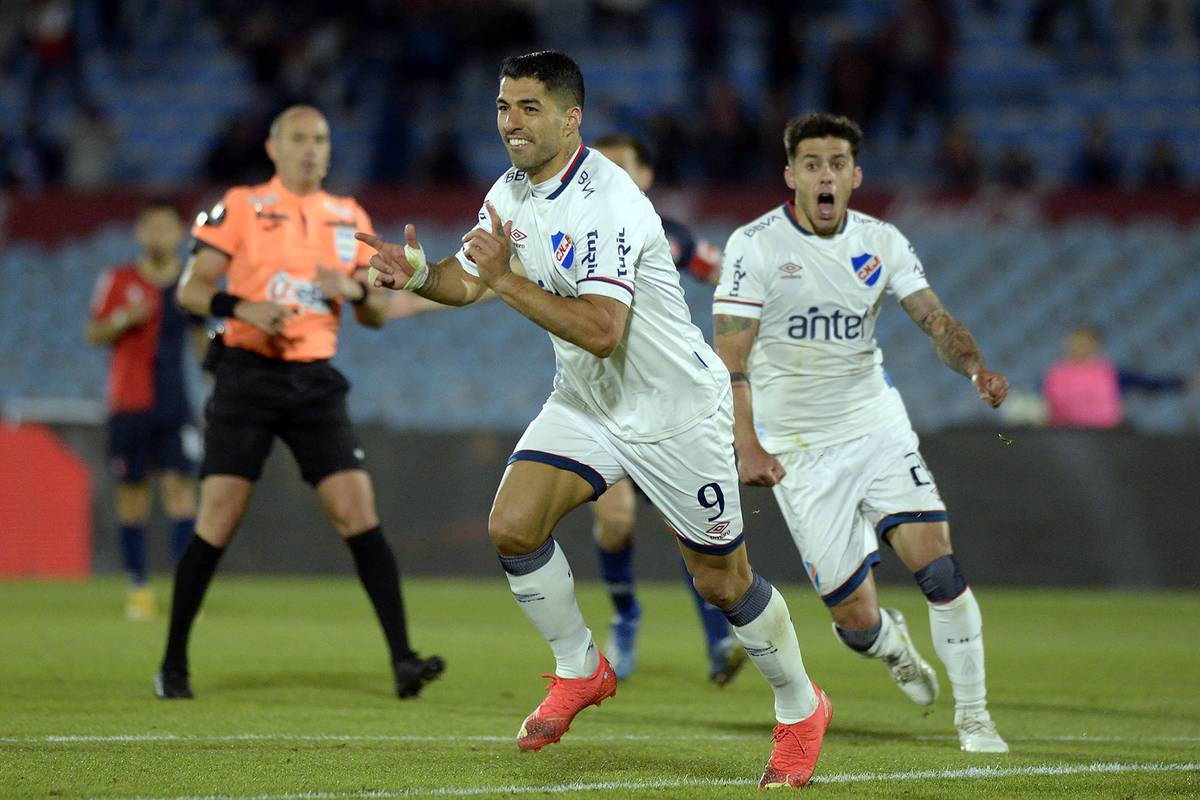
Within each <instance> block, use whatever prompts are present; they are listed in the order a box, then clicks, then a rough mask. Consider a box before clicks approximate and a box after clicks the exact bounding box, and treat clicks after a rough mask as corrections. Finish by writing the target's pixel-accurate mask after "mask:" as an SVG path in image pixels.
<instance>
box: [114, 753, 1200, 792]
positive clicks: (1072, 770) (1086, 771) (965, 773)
mask: <svg viewBox="0 0 1200 800" xmlns="http://www.w3.org/2000/svg"><path fill="white" fill-rule="evenodd" d="M1161 772H1200V762H1188V763H1178V764H1176V763H1161V762H1151V763H1145V764H1122V763H1103V762H1095V763H1092V764H1043V765H1037V766H1029V767H966V768H964V769H945V770H938V769H928V770H911V771H907V772H844V773H834V774H831V775H819V774H818V775H817V776H815V777H814V778H813V779H812V783H813V784H821V783H873V782H879V781H916V780H975V779H982V778H1017V777H1036V776H1043V775H1097V774H1114V773H1161ZM755 783H756V781H754V780H752V779H749V778H715V779H714V778H669V779H662V780H646V781H598V782H594V783H584V782H583V781H576V782H572V783H552V784H547V785H542V786H517V785H510V786H463V787H449V786H443V787H431V788H428V789H398V790H396V791H387V790H378V791H370V792H292V793H288V794H259V795H183V796H171V797H162V798H148V797H137V798H127V799H126V800H373V799H375V798H402V797H474V796H478V795H487V794H503V795H514V794H566V793H568V792H595V791H613V790H621V791H642V790H647V789H675V788H684V787H716V786H753V785H754V784H755Z"/></svg>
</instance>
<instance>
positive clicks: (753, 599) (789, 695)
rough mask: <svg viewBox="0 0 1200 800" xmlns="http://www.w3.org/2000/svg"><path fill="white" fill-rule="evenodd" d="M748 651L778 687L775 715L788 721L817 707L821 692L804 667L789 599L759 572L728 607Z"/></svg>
mask: <svg viewBox="0 0 1200 800" xmlns="http://www.w3.org/2000/svg"><path fill="white" fill-rule="evenodd" d="M725 617H726V619H728V620H729V624H730V625H732V626H733V632H734V635H736V636H737V638H738V641H740V642H741V643H742V646H743V647H745V648H746V654H747V655H749V656H750V660H751V661H753V662H754V666H756V667H758V671H759V672H761V673H762V676H763V677H764V678H766V679H767V683H769V684H771V688H772V689H773V690H775V718H776V719H777V720H779V721H780V722H782V723H783V724H785V725H790V724H792V723H794V722H800V721H801V720H804V719H808V718H809V717H810V716H812V714H813V712H814V711H816V710H817V693H816V692H814V691H813V687H812V681H811V680H810V679H809V677H808V673H807V672H806V671H805V669H804V659H803V658H802V657H801V655H800V642H799V640H798V639H797V638H796V629H795V628H794V627H792V618H791V615H790V614H789V613H788V607H787V602H786V601H784V599H783V595H781V594H780V593H779V592H778V591H776V589H775V587H774V586H772V585H771V584H770V583H768V582H767V581H766V580H764V579H763V578H762V577H761V576H759V575H757V574H756V575H755V576H754V582H753V583H752V584H751V585H750V590H749V591H748V592H746V595H745V597H743V598H742V599H741V600H739V601H738V602H737V603H736V604H735V605H734V606H733V607H732V608H729V609H727V610H726V611H725Z"/></svg>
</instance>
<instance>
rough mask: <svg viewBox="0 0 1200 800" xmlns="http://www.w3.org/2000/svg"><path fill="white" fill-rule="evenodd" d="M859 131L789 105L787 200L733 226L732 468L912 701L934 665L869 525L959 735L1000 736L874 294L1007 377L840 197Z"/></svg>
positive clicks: (843, 626)
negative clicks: (792, 114)
mask: <svg viewBox="0 0 1200 800" xmlns="http://www.w3.org/2000/svg"><path fill="white" fill-rule="evenodd" d="M861 140H862V132H861V130H860V129H859V127H858V125H856V124H855V123H854V122H852V121H851V120H849V119H846V118H845V117H838V116H833V115H830V114H810V115H808V116H805V117H800V118H798V119H795V120H792V121H791V122H790V123H789V124H788V126H787V129H786V131H785V133H784V145H785V148H786V152H787V167H786V168H785V170H784V180H785V182H786V183H787V186H788V188H789V189H792V190H793V191H794V199H793V200H791V201H789V202H788V203H786V204H785V205H783V206H781V207H779V208H776V209H774V210H772V211H769V212H768V213H766V214H763V215H762V216H761V217H759V218H758V219H756V220H755V221H754V222H752V223H750V224H749V225H745V226H743V227H741V228H739V229H738V230H736V231H734V233H733V235H732V236H731V237H730V238H729V244H728V246H727V247H726V249H725V268H724V270H723V274H722V276H721V280H720V283H719V284H718V286H717V291H716V295H715V297H714V299H713V313H714V315H715V320H714V322H715V328H716V346H717V352H719V353H720V355H721V358H722V360H723V361H724V362H725V364H726V365H727V366H728V367H729V370H730V373H731V378H732V382H733V392H734V415H735V423H734V444H735V447H736V449H737V454H738V470H739V473H740V476H741V479H742V480H743V481H744V482H745V483H748V484H751V485H756V486H771V487H773V488H774V493H775V498H776V500H777V501H778V502H779V507H780V509H781V511H782V512H783V516H784V518H785V519H786V520H787V524H788V527H789V529H790V530H791V533H792V537H793V538H794V539H795V541H796V546H797V548H798V549H799V550H800V555H801V558H802V559H803V560H804V566H805V569H806V570H807V572H808V577H809V579H810V580H811V582H812V584H813V587H814V588H815V589H816V590H817V592H818V593H819V594H820V595H821V598H822V600H824V601H825V604H826V606H828V607H829V610H830V613H831V615H832V616H833V626H834V632H835V633H836V634H837V636H838V638H839V639H840V640H841V641H842V642H844V643H845V644H846V645H847V646H848V647H850V648H851V649H852V650H856V651H858V652H859V653H863V654H865V655H867V656H871V657H874V658H878V659H880V660H882V661H883V662H884V663H885V664H886V665H887V666H888V668H889V670H890V672H891V674H892V677H893V679H894V680H895V681H896V683H897V684H898V685H899V686H900V688H901V689H902V690H903V691H904V693H905V694H906V695H908V697H909V698H910V699H912V700H913V701H914V702H916V703H919V704H922V705H928V704H931V703H933V702H934V700H935V699H936V698H937V690H938V687H937V675H936V673H935V672H934V670H933V668H932V667H931V666H930V665H929V664H928V663H927V662H926V661H925V660H924V659H923V658H922V657H921V655H920V653H918V652H917V650H916V648H915V647H914V646H913V643H912V640H911V639H910V637H909V634H908V630H907V627H906V626H905V623H904V618H903V617H902V616H901V615H900V612H899V611H896V610H895V609H883V610H882V613H881V610H880V608H879V603H878V599H877V596H876V591H875V582H874V578H873V577H872V575H871V567H872V566H874V565H875V564H877V563H878V562H879V553H878V545H877V540H876V537H880V538H882V539H883V540H884V541H885V542H886V543H887V544H889V545H890V546H891V547H892V548H893V549H894V550H895V552H896V554H897V555H898V556H899V557H900V559H901V561H903V562H904V564H905V565H906V566H907V567H908V568H909V569H910V570H912V571H913V573H914V576H915V577H916V580H917V583H918V584H919V585H920V587H921V590H922V591H923V592H924V593H925V596H926V598H927V599H928V604H929V621H930V628H931V630H932V634H933V641H934V649H935V650H936V652H937V654H938V657H939V658H940V659H941V660H942V663H943V664H944V665H945V668H946V672H947V674H948V676H949V678H950V684H951V687H952V689H953V692H954V699H955V727H956V728H957V730H958V735H959V740H960V743H961V745H962V748H963V749H964V750H968V751H972V752H1007V750H1008V745H1007V744H1006V743H1005V742H1004V740H1003V739H1002V738H1001V737H1000V735H999V733H997V731H996V727H995V725H994V723H993V722H992V720H991V717H990V715H989V714H988V710H987V691H986V687H985V683H984V661H983V629H982V621H981V617H980V612H979V605H978V603H977V602H976V601H975V597H974V595H973V594H972V592H971V590H970V588H968V586H967V583H966V580H965V579H964V578H963V575H962V571H961V570H960V569H959V565H958V561H957V560H956V558H955V556H954V553H953V552H952V550H951V548H950V528H949V525H948V524H947V522H946V507H945V505H944V504H943V503H942V499H941V497H940V496H939V494H938V491H937V486H936V485H935V484H934V481H933V476H932V475H931V474H930V472H929V470H928V468H927V467H926V466H925V462H924V460H923V459H922V458H921V454H920V451H919V450H918V445H917V436H916V434H915V433H914V432H913V430H912V426H911V425H910V423H909V421H908V414H907V412H906V411H905V409H904V403H903V401H902V400H901V399H900V394H899V392H897V391H896V389H895V388H893V386H892V385H891V381H890V380H889V379H888V376H887V373H886V372H884V370H883V366H882V363H883V356H882V353H881V352H880V350H879V347H878V346H877V344H876V342H875V320H876V318H877V317H878V315H879V310H880V308H881V307H882V303H883V294H884V292H885V291H886V292H889V293H891V294H892V295H893V296H895V297H896V299H897V300H899V301H900V305H901V306H902V307H903V308H904V310H905V311H906V312H908V315H909V316H910V317H912V319H913V321H914V322H916V323H917V324H918V325H919V326H920V327H921V329H922V330H923V331H925V332H926V333H927V334H928V335H929V336H930V338H931V339H932V340H933V343H934V346H935V347H936V349H937V353H938V355H939V357H940V358H941V360H942V361H943V362H944V363H945V364H946V365H947V366H949V367H950V368H951V369H953V370H955V371H957V372H959V373H961V374H962V375H963V376H965V377H968V378H969V379H970V381H971V384H972V385H973V386H974V387H975V389H976V390H977V392H978V393H979V396H980V398H982V399H983V400H984V401H985V402H987V403H988V404H989V405H991V406H992V407H993V408H994V407H997V406H999V405H1000V403H1001V402H1003V400H1004V397H1005V395H1006V394H1007V392H1008V382H1007V380H1006V379H1005V378H1004V376H1003V375H1001V374H1000V373H998V372H995V371H994V370H991V369H988V368H987V366H986V365H985V364H984V360H983V356H982V355H981V354H980V352H979V347H978V346H977V345H976V344H975V339H974V338H973V337H972V336H971V333H970V331H968V330H967V329H966V327H965V326H964V325H963V324H962V323H961V322H959V321H958V320H957V319H955V318H954V317H953V316H952V315H951V314H950V312H949V311H947V310H946V308H945V306H943V305H942V302H941V300H939V299H938V297H937V295H936V294H934V293H933V290H932V289H930V288H929V284H928V283H927V282H926V280H925V272H924V269H923V268H922V266H921V262H920V260H919V259H918V258H917V256H916V252H915V251H914V250H913V248H912V246H911V245H910V244H909V243H908V240H907V239H905V238H904V236H902V235H901V234H900V232H899V231H898V230H896V228H895V227H893V226H892V225H889V224H888V223H886V222H881V221H880V220H877V219H875V218H873V217H870V216H867V215H866V214H861V213H859V212H856V211H851V210H849V209H848V208H847V205H848V203H849V201H850V194H851V192H852V191H853V190H854V189H857V188H858V186H859V184H860V183H861V182H862V169H861V168H860V167H859V166H858V163H857V155H858V148H859V143H860V142H861ZM751 380H753V392H752V391H751Z"/></svg>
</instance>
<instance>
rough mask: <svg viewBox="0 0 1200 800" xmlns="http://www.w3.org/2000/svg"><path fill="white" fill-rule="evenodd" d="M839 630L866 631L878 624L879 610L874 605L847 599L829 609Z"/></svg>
mask: <svg viewBox="0 0 1200 800" xmlns="http://www.w3.org/2000/svg"><path fill="white" fill-rule="evenodd" d="M829 613H830V615H831V616H832V617H833V621H834V623H835V624H836V625H837V627H838V628H839V629H842V630H848V631H861V630H868V629H870V628H872V627H874V626H875V625H877V624H878V623H879V608H878V607H877V606H876V605H875V603H873V602H872V603H867V602H862V601H861V600H856V599H854V598H847V599H846V600H843V601H842V602H841V603H838V604H837V605H836V606H833V607H832V608H830V609H829Z"/></svg>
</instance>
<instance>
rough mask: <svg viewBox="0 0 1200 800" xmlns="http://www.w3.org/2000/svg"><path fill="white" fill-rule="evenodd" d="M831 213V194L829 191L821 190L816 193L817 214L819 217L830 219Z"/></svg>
mask: <svg viewBox="0 0 1200 800" xmlns="http://www.w3.org/2000/svg"><path fill="white" fill-rule="evenodd" d="M833 214H834V203H833V194H831V193H830V192H821V193H820V194H819V195H817V216H818V217H820V218H821V219H826V220H832V219H833Z"/></svg>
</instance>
